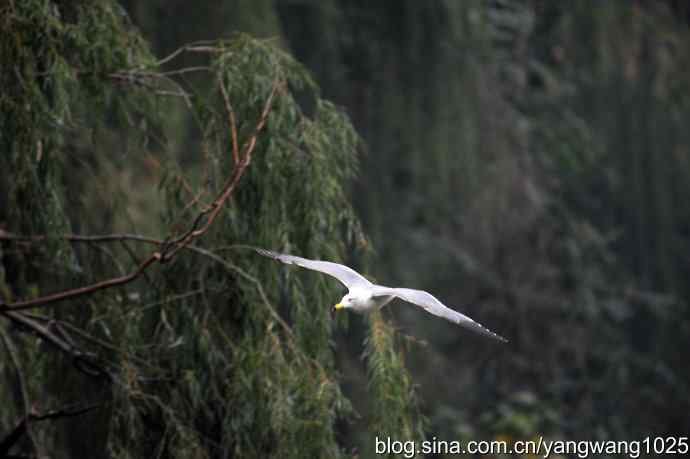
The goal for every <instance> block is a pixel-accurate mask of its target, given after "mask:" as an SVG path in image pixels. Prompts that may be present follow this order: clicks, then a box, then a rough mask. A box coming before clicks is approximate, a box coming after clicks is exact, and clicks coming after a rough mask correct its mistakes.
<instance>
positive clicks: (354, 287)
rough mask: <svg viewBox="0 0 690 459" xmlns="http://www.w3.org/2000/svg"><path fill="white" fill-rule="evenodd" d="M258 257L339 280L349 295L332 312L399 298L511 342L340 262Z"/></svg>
mask: <svg viewBox="0 0 690 459" xmlns="http://www.w3.org/2000/svg"><path fill="white" fill-rule="evenodd" d="M254 250H256V252H258V253H259V254H261V255H263V256H265V257H269V258H273V259H274V260H278V261H280V262H283V263H285V264H288V265H297V266H300V267H302V268H306V269H311V270H313V271H319V272H322V273H324V274H328V275H329V276H332V277H335V278H336V279H338V280H339V281H340V282H341V283H342V284H343V285H345V287H347V289H348V292H347V294H346V295H345V296H344V297H343V299H342V300H340V302H339V303H338V304H336V305H335V306H333V311H337V310H339V309H352V310H353V311H355V312H359V313H366V312H372V311H375V310H378V309H381V308H382V307H384V306H385V305H387V304H388V303H390V302H391V301H392V300H393V299H395V298H399V299H401V300H403V301H407V302H408V303H412V304H414V305H417V306H420V307H421V308H422V309H424V310H425V311H426V312H428V313H430V314H433V315H435V316H438V317H442V318H444V319H446V320H449V321H451V322H453V323H454V324H457V325H460V326H461V327H464V328H466V329H468V330H472V331H473V332H475V333H479V334H480V335H483V336H487V337H489V338H493V339H495V340H498V341H502V342H504V343H505V342H508V340H507V339H505V338H504V337H502V336H500V335H497V334H496V333H494V332H492V331H491V330H489V329H488V328H486V327H484V326H483V325H481V324H480V323H478V322H475V321H474V320H472V319H470V318H469V317H467V316H466V315H464V314H460V313H459V312H457V311H454V310H453V309H450V308H449V307H447V306H445V305H444V304H443V303H441V302H440V301H439V300H438V299H437V298H436V297H435V296H433V295H432V294H431V293H428V292H425V291H423V290H414V289H411V288H391V287H384V286H383V285H376V284H372V283H371V282H369V280H367V279H366V278H365V277H364V276H362V275H361V274H360V273H358V272H357V271H355V270H354V269H352V268H349V267H347V266H345V265H341V264H338V263H333V262H330V261H321V260H309V259H307V258H302V257H297V256H294V255H287V254H283V253H277V252H272V251H270V250H265V249H259V248H255V249H254Z"/></svg>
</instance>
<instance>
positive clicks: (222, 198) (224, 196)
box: [0, 80, 282, 313]
mask: <svg viewBox="0 0 690 459" xmlns="http://www.w3.org/2000/svg"><path fill="white" fill-rule="evenodd" d="M280 87H282V83H281V82H280V81H278V80H276V81H275V82H274V84H273V87H272V89H271V93H270V94H269V96H268V98H267V99H266V102H265V104H264V107H263V111H262V113H261V117H260V119H259V121H258V122H257V124H256V126H255V128H254V131H253V133H252V135H251V136H250V137H249V139H248V140H247V141H246V142H245V143H244V144H243V145H242V151H239V148H238V144H237V138H236V135H233V137H232V149H233V157H236V158H240V159H239V162H238V163H237V164H236V165H235V167H234V169H233V171H232V174H231V175H230V177H229V178H228V179H227V181H226V182H225V185H224V186H223V188H222V189H221V191H220V192H219V193H218V196H217V197H216V199H215V200H214V201H213V202H212V203H211V204H210V206H208V207H207V208H206V209H204V210H202V211H201V212H200V213H199V214H198V215H197V217H196V219H195V220H194V223H193V224H192V226H191V227H190V229H189V230H188V231H187V232H186V233H184V234H182V235H181V236H179V237H177V238H175V239H174V240H172V241H164V243H163V244H161V249H160V250H159V251H155V252H153V253H152V254H151V255H149V257H148V258H147V259H145V260H144V261H143V262H141V263H140V264H139V266H138V267H137V268H136V269H135V270H134V271H132V272H131V273H129V274H127V275H124V276H119V277H114V278H111V279H107V280H104V281H101V282H96V283H95V284H91V285H88V286H84V287H78V288H74V289H69V290H65V291H62V292H57V293H52V294H49V295H44V296H41V297H39V298H34V299H31V300H23V301H16V302H12V303H5V304H3V303H0V312H3V313H4V312H6V311H21V310H25V309H31V308H35V307H43V306H47V305H49V304H53V303H56V302H59V301H64V300H67V299H71V298H76V297H80V296H84V295H89V294H92V293H95V292H97V291H100V290H104V289H109V288H111V287H116V286H121V285H125V284H128V283H130V282H132V281H133V280H135V279H137V278H138V277H139V276H141V275H142V274H143V273H144V271H146V270H147V269H148V268H149V267H150V266H151V265H152V264H154V263H156V262H159V263H165V262H167V261H169V260H170V259H172V258H173V257H174V256H175V255H176V254H177V252H179V251H180V250H181V249H183V248H185V247H186V246H188V245H189V244H190V243H191V242H192V241H194V240H195V239H197V238H199V237H201V236H203V235H204V234H205V233H206V232H207V231H208V230H209V228H210V227H211V225H212V224H213V222H214V221H215V219H216V218H217V217H218V215H219V213H220V211H221V209H222V208H223V205H224V204H225V203H226V202H227V201H228V200H229V199H230V197H231V196H232V194H233V192H234V191H235V189H236V188H237V184H238V183H239V181H240V179H241V178H242V176H243V175H244V172H245V170H246V169H247V167H248V166H249V164H250V163H251V159H252V153H253V152H254V148H255V146H256V138H257V136H258V135H259V134H260V133H261V131H262V130H263V128H264V126H265V125H266V121H267V120H268V115H269V113H270V111H271V107H272V105H273V99H274V96H275V94H276V92H277V91H278V89H279V88H280ZM204 218H205V222H204V223H203V224H201V222H202V221H203V220H204ZM199 225H201V226H200V227H199Z"/></svg>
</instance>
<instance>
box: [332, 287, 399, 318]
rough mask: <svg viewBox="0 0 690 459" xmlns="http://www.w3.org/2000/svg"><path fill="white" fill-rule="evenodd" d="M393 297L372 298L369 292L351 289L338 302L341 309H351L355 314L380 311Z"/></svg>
mask: <svg viewBox="0 0 690 459" xmlns="http://www.w3.org/2000/svg"><path fill="white" fill-rule="evenodd" d="M393 298H394V297H393V296H390V295H389V296H373V295H372V294H371V291H370V290H364V289H360V288H352V289H351V290H350V291H349V292H347V295H345V296H344V297H343V299H342V300H340V303H338V304H340V305H342V307H343V309H352V310H353V311H355V312H359V313H365V312H371V311H375V310H377V309H381V308H382V307H384V306H385V305H387V304H388V303H390V302H391V301H392V300H393Z"/></svg>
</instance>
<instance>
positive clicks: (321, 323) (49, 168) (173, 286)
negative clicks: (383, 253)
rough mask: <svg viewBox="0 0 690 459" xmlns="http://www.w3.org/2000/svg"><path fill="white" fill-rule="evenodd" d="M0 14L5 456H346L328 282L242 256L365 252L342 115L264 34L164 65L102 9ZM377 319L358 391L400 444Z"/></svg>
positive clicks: (52, 6)
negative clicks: (365, 386)
mask: <svg viewBox="0 0 690 459" xmlns="http://www.w3.org/2000/svg"><path fill="white" fill-rule="evenodd" d="M0 9H1V11H0V21H1V23H0V27H1V28H2V31H3V33H2V36H1V38H0V51H1V55H0V60H1V62H0V66H1V67H2V69H3V71H2V72H1V73H0V85H1V86H2V88H3V92H2V93H1V94H0V144H1V145H2V150H3V154H2V155H1V156H0V204H1V205H0V292H1V295H2V296H1V297H0V300H1V301H2V303H0V304H1V306H0V338H1V339H0V352H1V353H2V354H3V357H2V359H0V378H1V379H2V381H3V384H0V405H2V406H3V409H2V410H1V411H0V456H2V455H9V454H15V455H29V456H45V455H50V456H51V457H117V458H135V457H281V458H284V457H339V456H341V455H343V451H342V448H341V446H339V444H338V442H337V441H336V434H335V431H334V426H335V424H336V420H338V419H342V418H348V417H349V415H350V413H351V411H352V410H351V407H350V404H349V401H348V400H347V398H346V397H344V396H343V394H342V393H341V390H340V386H339V383H338V373H337V371H336V370H335V367H334V359H333V351H332V348H331V333H332V330H333V322H332V320H331V318H330V316H329V314H328V311H329V308H328V305H329V304H330V302H331V300H332V298H335V297H336V296H337V294H338V292H337V291H335V290H334V283H333V282H331V281H329V280H326V279H323V278H321V277H318V276H307V275H304V276H303V275H302V274H297V273H294V272H292V271H289V270H285V269H284V268H282V267H279V266H277V265H275V264H272V263H270V262H269V261H267V260H264V259H259V258H258V257H256V256H255V255H253V252H252V251H251V250H249V249H248V247H249V246H260V247H269V248H273V249H277V250H282V251H292V252H296V253H300V254H301V255H304V256H307V257H315V258H317V257H318V258H327V259H331V260H342V258H343V254H344V253H345V249H346V248H348V249H357V248H359V249H360V250H365V249H364V247H366V244H364V236H363V234H362V233H361V231H360V229H359V225H358V222H357V219H356V218H355V216H354V214H353V212H352V208H351V206H350V203H349V202H348V199H347V197H346V194H345V192H344V188H345V187H346V185H347V183H348V180H350V179H351V178H352V177H353V175H354V173H355V172H356V153H357V148H358V142H359V140H358V137H357V135H356V133H355V132H354V130H353V128H352V126H351V124H350V122H349V120H348V119H347V117H346V116H344V115H343V114H342V113H341V112H340V111H339V110H338V109H337V108H336V107H335V106H334V105H332V104H331V103H329V102H327V101H325V100H323V99H321V98H320V96H319V91H318V88H317V87H316V85H315V83H314V82H313V81H312V79H311V78H310V76H309V75H308V73H307V72H306V71H305V70H304V69H303V68H302V67H301V66H300V65H299V64H298V63H297V62H296V61H294V60H293V59H292V58H291V57H290V56H289V55H288V54H286V53H285V52H284V51H282V50H280V49H279V48H278V47H277V46H276V45H275V44H274V43H271V42H270V41H258V40H255V39H252V38H250V37H248V36H243V35H237V36H235V37H233V38H232V39H230V40H219V41H214V42H204V43H193V44H190V45H187V46H184V47H182V48H180V49H179V50H178V51H176V52H175V53H173V54H171V55H169V56H166V57H163V58H160V59H159V58H156V57H155V56H153V55H152V54H151V52H150V51H149V50H148V48H147V44H146V42H145V41H144V40H142V38H141V37H140V36H139V35H138V33H137V32H135V31H134V30H133V29H132V28H131V26H130V25H129V24H128V21H127V19H126V15H125V14H124V13H123V11H122V10H121V9H120V8H119V6H118V5H117V4H115V3H113V2H111V1H96V2H58V1H48V0H27V1H13V0H10V1H9V2H5V3H4V5H3V6H2V7H0ZM190 54H191V55H195V56H197V59H198V60H200V61H203V64H202V65H198V66H195V67H185V68H175V63H176V62H177V59H179V58H180V57H182V56H188V55H190ZM191 75H194V77H195V78H196V77H199V78H203V79H205V80H206V84H205V86H203V88H205V89H203V90H200V89H198V88H199V86H196V85H194V84H191V83H190V81H191V80H190V79H189V78H191ZM190 119H191V120H193V121H194V125H195V129H194V130H193V133H191V134H187V133H186V131H184V130H182V129H181V125H182V123H183V122H185V121H188V120H190ZM182 131H184V132H185V134H184V135H189V136H190V137H191V139H189V138H184V139H183V138H181V135H180V132H182ZM190 144H191V145H194V146H195V148H194V149H193V151H182V150H181V146H183V145H184V146H187V145H190ZM156 182H158V186H157V184H156ZM144 230H145V231H146V232H144ZM340 241H342V242H340ZM373 323H374V325H373V326H372V330H371V337H370V338H369V345H368V346H367V356H368V362H369V364H370V370H371V389H372V390H371V392H372V394H373V395H374V396H375V397H376V399H377V400H378V401H377V403H378V404H379V405H380V407H379V408H380V410H386V412H387V415H390V419H392V420H394V422H391V425H390V426H385V429H386V430H387V431H388V432H389V434H391V435H392V434H398V435H405V436H406V437H408V436H414V435H416V433H415V432H416V431H417V430H418V429H417V427H416V426H415V423H416V422H417V421H416V418H417V417H416V415H415V408H414V397H413V393H412V387H411V384H410V383H409V378H408V376H407V375H406V370H405V368H404V365H403V364H402V360H401V358H400V356H399V355H398V354H397V351H396V350H395V347H394V345H393V341H392V338H391V336H390V335H391V333H392V331H391V330H390V329H388V328H386V327H385V325H382V324H380V325H376V322H373ZM398 381H402V382H403V383H404V384H402V385H397V382H398ZM391 391H393V392H391ZM379 424H380V422H379ZM377 425H378V424H377ZM381 428H384V427H381Z"/></svg>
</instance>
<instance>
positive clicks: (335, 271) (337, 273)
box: [254, 249, 373, 289]
mask: <svg viewBox="0 0 690 459" xmlns="http://www.w3.org/2000/svg"><path fill="white" fill-rule="evenodd" d="M254 250H256V251H257V252H258V253H259V254H261V255H263V256H265V257H269V258H273V259H274V260H278V261H282V262H283V263H285V264H288V265H297V266H301V267H302V268H307V269H312V270H314V271H320V272H322V273H326V274H328V275H330V276H333V277H335V278H336V279H338V280H339V281H340V282H342V283H343V284H344V285H345V287H347V288H348V289H350V288H352V287H370V286H372V285H373V284H372V283H371V282H369V281H368V280H367V279H366V278H365V277H364V276H362V275H361V274H359V273H358V272H357V271H355V270H354V269H352V268H348V267H347V266H345V265H340V264H338V263H333V262H330V261H320V260H309V259H307V258H302V257H296V256H294V255H286V254H283V253H276V252H271V251H270V250H265V249H254Z"/></svg>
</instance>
